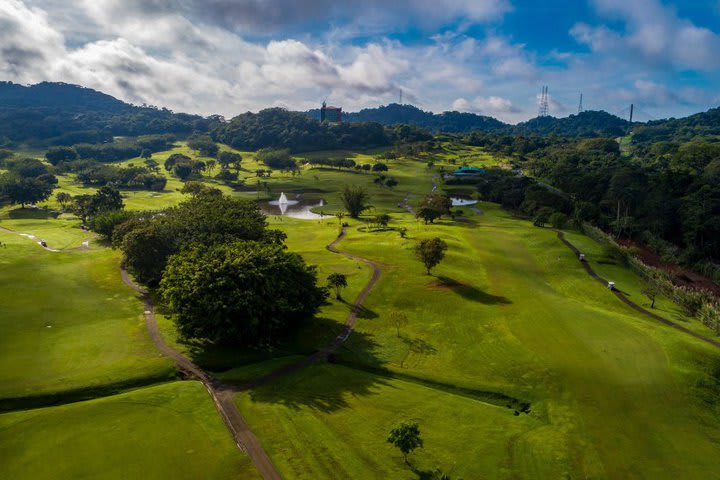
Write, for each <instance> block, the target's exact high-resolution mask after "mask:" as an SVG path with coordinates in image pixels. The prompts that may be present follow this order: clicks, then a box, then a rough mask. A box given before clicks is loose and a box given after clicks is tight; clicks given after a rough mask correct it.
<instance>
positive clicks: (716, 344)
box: [556, 230, 720, 348]
mask: <svg viewBox="0 0 720 480" xmlns="http://www.w3.org/2000/svg"><path fill="white" fill-rule="evenodd" d="M556 232H557V236H558V238H559V239H560V241H561V242H563V243H564V244H565V245H566V246H567V247H568V248H569V249H570V250H572V251H573V253H574V254H575V257H576V258H578V261H579V262H580V263H581V264H582V266H583V268H585V271H586V272H587V273H588V275H590V276H591V277H592V278H594V279H595V280H597V281H598V282H600V283H602V284H603V285H604V286H605V287H607V284H608V281H607V280H606V279H604V278H602V277H601V276H600V275H598V274H597V273H596V272H595V270H593V268H592V267H591V266H590V263H589V262H587V261H585V262H583V261H581V260H580V250H578V248H577V247H576V246H575V245H573V244H572V243H570V242H569V241H568V240H567V239H566V238H565V234H564V233H563V232H561V231H559V230H556ZM612 293H614V294H615V296H616V297H617V298H619V299H620V301H621V302H623V303H625V304H626V305H628V306H629V307H630V308H632V309H633V310H635V311H636V312H639V313H642V314H643V315H645V316H648V317H650V318H652V319H654V320H657V321H658V322H660V323H662V324H664V325H667V326H668V327H671V328H674V329H675V330H679V331H681V332H683V333H686V334H688V335H691V336H693V337H695V338H697V339H699V340H702V341H703V342H706V343H709V344H710V345H713V346H714V347H718V348H720V340H715V339H712V338H708V337H705V336H703V335H700V334H699V333H695V332H693V331H692V330H689V329H687V328H685V327H683V326H682V325H679V324H677V323H675V322H673V321H670V320H668V319H666V318H663V317H661V316H660V315H657V314H655V313H653V312H651V311H649V310H645V309H644V308H643V307H641V306H640V305H638V304H637V303H635V302H633V301H632V300H630V299H629V298H628V297H627V296H626V295H625V294H624V293H623V292H621V291H619V290H617V289H615V290H612Z"/></svg>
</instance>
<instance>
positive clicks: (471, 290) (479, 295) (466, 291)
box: [434, 276, 512, 305]
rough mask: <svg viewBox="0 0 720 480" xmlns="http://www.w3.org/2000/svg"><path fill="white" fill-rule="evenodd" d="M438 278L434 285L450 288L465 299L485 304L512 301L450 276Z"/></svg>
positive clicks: (499, 303) (503, 303)
mask: <svg viewBox="0 0 720 480" xmlns="http://www.w3.org/2000/svg"><path fill="white" fill-rule="evenodd" d="M436 278H437V281H436V283H435V285H434V286H435V287H436V288H437V287H441V288H448V289H450V290H452V291H453V292H455V293H457V294H458V295H460V296H461V297H463V298H464V299H465V300H471V301H473V302H479V303H483V304H485V305H509V304H511V303H512V302H511V301H510V300H509V299H508V298H506V297H503V296H499V295H493V294H491V293H488V292H484V291H482V290H480V289H479V288H476V287H473V286H472V285H467V284H464V283H460V282H458V281H457V280H454V279H452V278H449V277H442V276H440V277H436Z"/></svg>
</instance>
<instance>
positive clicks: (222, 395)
mask: <svg viewBox="0 0 720 480" xmlns="http://www.w3.org/2000/svg"><path fill="white" fill-rule="evenodd" d="M345 236H346V228H345V227H343V229H342V233H341V234H340V235H339V236H338V237H337V238H336V239H335V240H334V241H333V242H332V243H331V244H330V245H328V246H327V247H326V248H327V249H328V250H329V251H330V252H332V253H337V254H339V255H343V256H345V257H347V258H350V259H352V260H357V261H360V262H363V263H365V264H366V265H369V266H370V267H372V269H373V275H372V278H371V279H370V281H369V282H368V283H367V285H365V288H364V289H363V290H362V291H361V292H360V294H359V295H358V297H357V299H356V300H355V303H354V304H353V308H352V310H351V312H350V314H349V315H348V318H347V320H346V321H345V325H344V326H343V329H342V331H341V332H340V333H339V334H338V335H337V336H336V337H335V338H334V339H333V340H332V341H331V342H330V343H329V344H328V345H326V346H325V347H323V348H322V349H320V350H319V351H317V352H315V353H314V354H312V355H309V356H307V357H305V358H303V359H302V360H300V361H298V362H296V363H293V364H291V365H288V366H285V367H283V368H280V369H278V370H275V371H273V372H271V373H269V374H267V375H264V376H262V377H260V378H258V379H257V380H254V381H252V382H249V383H246V384H243V385H228V384H226V383H223V382H221V381H219V380H217V379H215V378H213V377H212V376H210V375H209V374H208V373H207V372H205V371H204V370H203V369H202V368H200V367H199V366H198V365H196V364H195V363H194V362H192V361H191V360H190V359H189V358H187V357H185V356H184V355H183V354H182V353H180V352H178V351H177V350H175V349H173V348H172V347H171V346H170V345H168V344H167V343H166V342H165V340H164V338H163V336H162V334H161V333H160V329H159V328H158V324H157V321H156V320H155V313H154V306H153V303H152V299H151V298H150V295H149V294H148V292H147V291H146V290H145V289H143V288H142V287H140V286H139V285H137V284H136V283H135V282H134V281H133V280H132V278H130V275H129V274H128V273H127V271H126V270H125V269H121V275H122V280H123V282H125V284H126V285H128V286H129V287H130V288H132V289H133V290H135V291H136V292H138V293H139V294H140V296H141V298H142V300H143V302H144V304H145V323H146V325H147V328H148V332H149V333H150V338H151V339H152V342H153V344H155V347H156V348H157V349H158V350H160V352H162V353H163V354H164V355H166V356H168V357H170V358H172V359H173V360H174V361H175V363H176V365H177V367H178V368H179V369H180V370H181V371H182V372H184V373H185V374H187V375H189V376H192V377H195V378H197V379H198V380H199V381H200V382H202V384H203V385H205V388H206V389H207V391H208V392H209V393H210V396H211V397H212V399H213V401H214V402H215V407H216V408H217V410H218V412H219V413H220V415H221V416H222V418H223V420H224V421H225V425H226V426H227V428H228V430H230V433H231V434H232V436H233V439H234V440H235V443H236V445H237V446H238V448H239V449H240V450H242V451H243V452H245V453H247V455H248V456H249V457H250V459H251V460H252V462H253V463H254V464H255V467H256V468H257V469H258V471H259V472H260V474H261V475H262V477H263V478H264V479H266V480H279V479H281V478H282V477H281V476H280V473H279V472H278V471H277V468H275V465H273V463H272V460H270V457H269V456H268V455H267V453H266V452H265V450H264V449H263V448H262V445H261V444H260V441H259V440H258V439H257V437H256V436H255V435H254V434H253V433H252V431H251V430H250V426H249V425H248V423H247V422H246V421H245V419H244V418H243V416H242V414H241V413H240V410H238V408H237V405H235V401H234V400H235V395H236V394H237V393H239V392H243V391H247V390H249V389H252V388H255V387H257V386H260V385H263V384H265V383H268V382H270V381H273V380H276V379H278V378H281V377H284V376H286V375H289V374H291V373H294V372H297V371H300V370H302V369H303V368H306V367H308V366H310V365H312V364H314V363H317V362H319V361H323V360H326V359H327V358H328V356H329V355H331V354H332V353H334V352H335V351H336V350H337V349H338V348H339V347H340V345H342V344H343V343H344V342H345V341H346V340H347V339H348V337H349V336H350V333H351V332H352V330H353V327H354V326H355V322H356V321H357V318H358V314H359V313H360V311H361V308H362V304H363V303H364V302H365V300H366V299H367V297H368V295H370V292H371V291H372V289H373V287H374V286H375V284H376V283H377V281H378V279H379V278H380V272H381V270H380V266H379V265H378V264H377V263H375V262H373V261H371V260H368V259H365V258H362V257H358V256H356V255H353V254H351V253H346V252H342V251H340V250H338V249H337V244H338V243H339V242H340V241H341V240H342V239H343V238H345Z"/></svg>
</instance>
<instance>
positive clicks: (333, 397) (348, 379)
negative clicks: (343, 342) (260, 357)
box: [249, 332, 390, 413]
mask: <svg viewBox="0 0 720 480" xmlns="http://www.w3.org/2000/svg"><path fill="white" fill-rule="evenodd" d="M350 339H352V355H357V356H358V357H360V358H362V361H363V362H364V363H365V362H367V363H370V364H373V365H375V366H377V367H380V366H381V362H380V360H379V359H378V358H377V356H376V354H375V353H376V350H377V348H378V345H377V343H376V342H375V341H374V340H373V338H372V336H371V335H368V334H366V333H361V332H352V333H351V335H350ZM341 349H343V350H344V346H343V347H341ZM345 354H347V351H343V352H341V353H339V354H332V355H331V356H330V357H329V359H328V361H325V360H320V361H318V362H317V363H314V364H311V365H307V366H305V367H304V368H302V369H297V370H295V371H291V372H290V373H288V374H287V375H285V376H282V377H279V378H276V379H273V380H272V381H269V382H267V383H264V384H263V385H261V386H259V387H255V388H253V389H252V390H250V392H249V395H250V398H251V399H252V401H253V402H258V403H268V404H275V405H282V406H284V407H286V408H289V409H292V410H301V409H307V408H310V409H312V410H317V411H320V412H323V413H331V412H334V411H337V410H341V409H344V408H349V407H350V403H349V400H350V399H352V398H354V397H358V396H367V395H372V394H373V393H375V392H376V391H377V390H378V388H380V387H384V386H389V385H390V384H389V382H388V380H387V379H386V378H383V377H382V376H380V375H376V374H374V373H372V372H371V371H362V370H358V369H354V368H350V367H347V366H343V365H340V364H335V358H336V357H335V355H345Z"/></svg>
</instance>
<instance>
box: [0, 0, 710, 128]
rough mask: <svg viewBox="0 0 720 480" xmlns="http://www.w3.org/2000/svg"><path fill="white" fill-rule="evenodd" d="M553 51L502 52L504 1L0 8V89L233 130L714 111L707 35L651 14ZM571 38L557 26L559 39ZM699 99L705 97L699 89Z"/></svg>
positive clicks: (656, 11) (631, 13) (506, 38)
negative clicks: (363, 118) (383, 118)
mask: <svg viewBox="0 0 720 480" xmlns="http://www.w3.org/2000/svg"><path fill="white" fill-rule="evenodd" d="M590 1H591V2H592V5H593V7H594V9H595V11H596V13H597V17H596V18H588V19H586V21H585V22H584V23H579V22H576V23H575V24H574V25H573V26H572V28H570V29H569V30H568V31H566V32H560V36H561V37H562V36H564V37H565V38H566V40H565V43H563V44H562V45H561V46H557V47H555V48H552V50H549V51H548V50H545V51H542V50H539V49H537V48H534V45H533V44H532V43H531V44H526V43H523V42H520V41H518V40H516V38H515V37H516V36H515V35H514V33H513V32H512V31H508V30H507V29H504V27H503V22H504V21H505V20H506V19H507V18H508V17H509V16H511V15H514V14H516V13H517V12H518V11H519V7H518V6H516V5H512V4H511V2H510V0H434V1H431V0H398V1H394V2H387V1H380V0H365V1H362V2H361V1H359V0H349V1H347V2H336V1H333V2H331V1H329V0H294V1H290V0H262V1H259V0H233V1H231V0H205V1H201V0H177V1H175V2H166V1H161V0H78V1H77V2H66V1H65V0H0V80H12V81H17V82H20V83H33V82H38V81H43V80H49V81H64V82H70V83H78V84H82V85H84V86H88V87H91V88H95V89H98V90H102V91H104V92H107V93H109V94H111V95H114V96H116V97H118V98H121V99H123V100H126V101H131V102H133V103H138V104H139V103H147V104H154V105H160V106H168V107H169V108H172V109H175V110H180V111H190V112H197V113H202V114H211V113H221V114H223V115H226V116H229V115H235V114H237V113H240V112H243V111H247V110H258V109H260V108H264V107H267V106H274V105H279V106H285V107H288V108H292V109H307V108H314V107H316V106H317V105H318V104H319V103H320V102H321V101H322V99H324V98H326V97H329V98H330V101H332V102H333V103H338V104H341V105H342V106H343V107H344V108H345V109H346V110H355V109H360V108H363V107H368V106H376V105H380V104H387V103H390V102H392V101H397V100H398V97H399V94H400V91H402V92H403V99H404V100H405V101H406V102H411V103H413V104H416V105H417V106H419V107H421V108H423V109H430V110H433V111H443V110H448V109H458V110H463V111H472V112H480V113H483V114H487V115H493V116H497V117H498V118H500V119H502V120H504V121H510V122H516V121H521V120H525V119H527V118H530V117H533V116H534V115H536V113H537V98H536V97H537V92H539V90H540V86H541V85H550V91H551V98H550V110H551V113H552V114H554V115H563V114H567V113H570V112H571V111H572V110H574V108H569V107H567V105H572V104H574V103H575V102H576V100H575V99H576V98H577V95H578V93H579V91H580V90H581V89H583V90H584V91H585V93H586V105H588V106H589V107H590V108H593V107H595V108H604V109H607V110H608V111H611V112H612V111H613V109H617V110H620V109H622V108H623V107H624V105H625V104H627V103H629V102H633V101H634V102H636V103H637V102H641V103H644V104H645V106H646V107H647V108H649V109H652V108H656V109H657V110H658V111H659V112H663V111H667V110H671V113H672V114H677V113H678V112H689V111H692V110H693V109H695V110H698V109H701V107H699V106H702V107H704V106H708V104H709V103H710V102H711V101H716V100H717V98H719V97H720V92H718V91H717V89H713V88H712V87H709V86H702V85H701V86H697V87H696V86H694V85H683V86H682V88H678V87H677V83H678V80H677V72H687V71H691V72H700V73H698V75H704V76H705V77H704V78H705V80H706V82H707V81H708V80H710V79H717V80H720V79H718V71H719V70H720V57H718V56H716V55H714V52H715V51H718V48H720V42H719V40H718V38H719V37H718V35H717V34H716V33H715V32H713V31H711V30H710V29H708V28H706V27H701V26H698V25H696V24H694V23H692V22H691V21H690V20H688V19H685V18H681V17H680V16H679V15H678V14H677V13H676V11H675V10H673V9H672V8H670V7H668V6H667V5H666V4H664V3H660V1H659V0H637V1H636V2H627V1H620V0H590ZM570 25H572V23H570ZM707 83H709V84H711V83H712V82H707Z"/></svg>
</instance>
